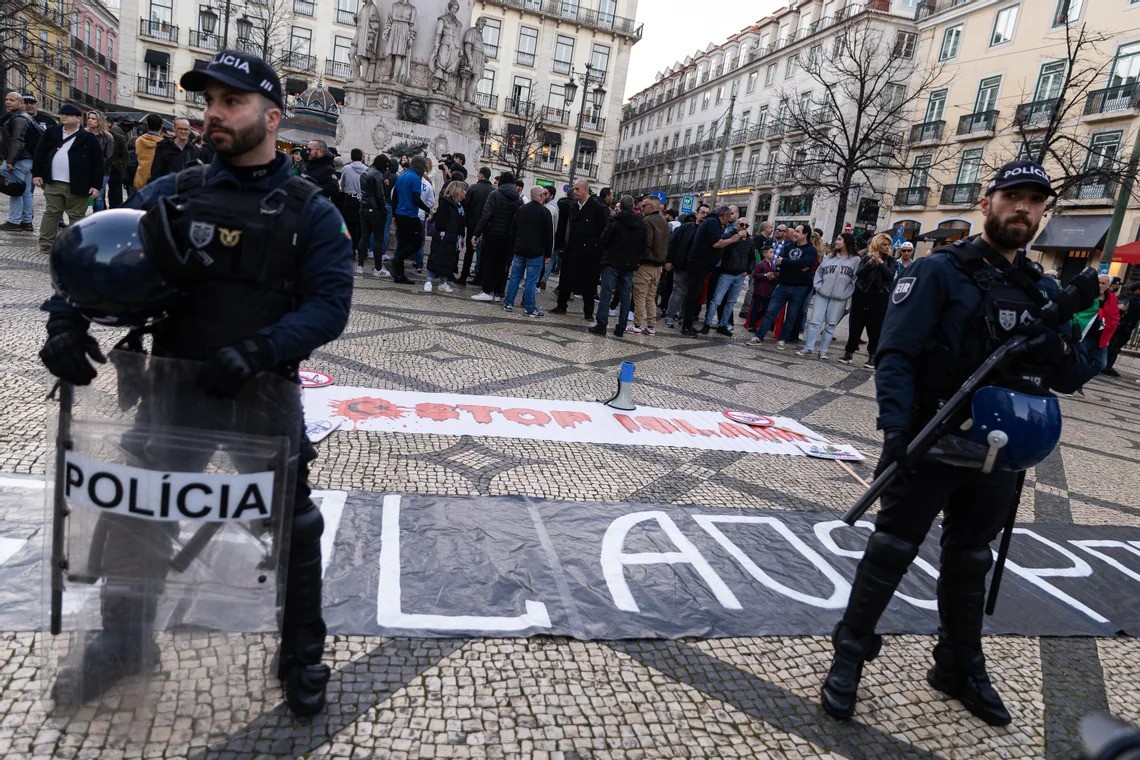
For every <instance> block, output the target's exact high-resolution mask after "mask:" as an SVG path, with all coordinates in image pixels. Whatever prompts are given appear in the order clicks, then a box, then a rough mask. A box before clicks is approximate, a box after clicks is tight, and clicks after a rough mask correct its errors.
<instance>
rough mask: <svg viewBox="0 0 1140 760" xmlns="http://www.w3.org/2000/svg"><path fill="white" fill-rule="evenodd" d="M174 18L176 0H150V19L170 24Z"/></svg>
mask: <svg viewBox="0 0 1140 760" xmlns="http://www.w3.org/2000/svg"><path fill="white" fill-rule="evenodd" d="M172 18H174V0H150V20H151V21H152V22H154V23H157V24H169V23H171V19H172Z"/></svg>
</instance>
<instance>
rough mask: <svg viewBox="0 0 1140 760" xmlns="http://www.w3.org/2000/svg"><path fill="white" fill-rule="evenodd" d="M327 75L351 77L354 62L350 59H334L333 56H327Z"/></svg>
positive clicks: (339, 77) (342, 77) (338, 77)
mask: <svg viewBox="0 0 1140 760" xmlns="http://www.w3.org/2000/svg"><path fill="white" fill-rule="evenodd" d="M325 76H330V77H335V78H337V79H351V78H352V64H351V63H349V62H348V61H334V60H332V59H331V58H326V59H325Z"/></svg>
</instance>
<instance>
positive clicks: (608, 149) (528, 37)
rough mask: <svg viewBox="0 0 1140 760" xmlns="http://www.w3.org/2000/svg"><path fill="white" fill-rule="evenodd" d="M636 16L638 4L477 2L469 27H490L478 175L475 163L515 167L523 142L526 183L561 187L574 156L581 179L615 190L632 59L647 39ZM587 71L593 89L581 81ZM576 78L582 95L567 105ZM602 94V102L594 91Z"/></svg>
mask: <svg viewBox="0 0 1140 760" xmlns="http://www.w3.org/2000/svg"><path fill="white" fill-rule="evenodd" d="M636 11H637V0H582V1H581V2H579V0H477V2H476V3H475V6H474V9H473V10H472V13H471V20H472V22H474V21H475V20H476V19H478V18H480V17H483V18H484V19H486V26H484V28H483V39H484V42H485V43H486V49H487V64H486V68H485V71H484V78H483V79H482V80H481V81H480V82H479V85H478V90H479V96H478V99H479V106H480V108H481V109H482V110H483V115H484V121H483V122H482V124H481V133H482V134H481V144H482V149H481V153H482V155H480V156H475V157H472V156H468V157H467V165H468V168H469V169H471V170H472V173H473V171H474V167H476V166H477V165H489V166H491V167H492V169H493V170H495V171H496V172H497V171H500V170H503V169H506V168H508V166H509V165H510V164H509V163H508V162H507V161H505V160H504V158H503V157H504V154H508V153H509V152H510V151H511V150H512V149H517V148H518V147H520V146H519V145H518V143H519V142H522V143H524V145H522V147H523V149H524V150H526V149H528V148H529V149H530V150H533V151H534V153H535V156H534V159H533V161H532V162H530V165H529V168H527V169H526V170H525V171H526V174H528V175H533V176H527V177H526V178H527V179H528V180H530V179H543V180H549V181H550V182H553V183H554V184H555V185H556V186H557V187H559V188H561V187H562V185H563V184H565V182H566V181H567V180H568V179H569V176H570V171H571V166H570V161H571V159H572V158H576V161H577V163H576V165H575V167H574V173H575V174H576V175H577V176H578V177H582V178H586V179H589V180H590V181H591V182H592V183H595V184H599V185H604V184H607V183H609V182H610V180H611V177H612V173H613V168H614V163H615V160H616V156H617V142H618V140H617V131H618V121H619V119H620V118H621V100H622V93H623V92H624V91H625V81H626V69H627V67H628V65H629V54H630V50H631V48H632V47H633V45H634V44H635V43H636V42H637V41H638V40H639V39H641V26H640V25H639V24H637V23H636V22H635V21H634V16H635V14H636ZM587 64H589V65H590V67H591V74H590V76H591V81H590V82H589V83H586V82H585V81H584V79H585V73H586V65H587ZM572 75H576V76H575V78H576V79H577V80H578V84H579V87H578V92H577V95H576V98H575V100H574V102H573V103H572V104H570V105H567V104H566V84H567V82H568V81H569V80H570V78H571V76H572ZM599 88H601V90H604V91H605V92H604V94H602V93H600V92H596V91H598V90H599ZM595 100H599V101H600V107H598V106H596V105H595V102H594V101H595ZM583 101H584V102H585V111H584V113H583V118H582V132H581V138H580V139H579V140H578V141H577V142H578V154H577V156H574V155H573V154H574V145H575V128H576V125H577V122H578V116H579V113H580V111H581V109H582V107H583ZM539 125H541V129H537V128H538V127H539ZM536 132H537V134H536Z"/></svg>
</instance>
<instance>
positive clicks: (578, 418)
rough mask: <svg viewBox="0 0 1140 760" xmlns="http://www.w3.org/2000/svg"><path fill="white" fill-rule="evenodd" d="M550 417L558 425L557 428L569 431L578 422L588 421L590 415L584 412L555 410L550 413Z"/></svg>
mask: <svg viewBox="0 0 1140 760" xmlns="http://www.w3.org/2000/svg"><path fill="white" fill-rule="evenodd" d="M550 416H552V417H553V418H554V421H555V422H557V423H558V426H559V427H564V428H571V429H573V427H574V426H575V425H577V424H578V423H579V422H589V421H590V415H588V414H585V413H584V412H563V411H559V410H557V409H556V410H555V411H553V412H551V413H550Z"/></svg>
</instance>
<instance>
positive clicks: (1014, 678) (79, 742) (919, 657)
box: [0, 233, 1140, 760]
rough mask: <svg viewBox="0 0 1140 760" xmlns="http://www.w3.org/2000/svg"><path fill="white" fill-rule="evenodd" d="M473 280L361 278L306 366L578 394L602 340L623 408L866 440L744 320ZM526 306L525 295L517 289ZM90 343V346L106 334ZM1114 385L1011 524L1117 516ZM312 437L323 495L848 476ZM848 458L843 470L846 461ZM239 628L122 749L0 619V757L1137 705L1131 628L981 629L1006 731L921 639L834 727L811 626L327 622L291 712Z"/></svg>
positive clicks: (902, 741)
mask: <svg viewBox="0 0 1140 760" xmlns="http://www.w3.org/2000/svg"><path fill="white" fill-rule="evenodd" d="M0 269H2V270H3V277H2V278H0V289H2V293H0V336H2V341H0V354H2V356H3V362H2V365H0V372H2V373H3V382H4V387H5V394H4V399H5V402H4V404H3V405H0V436H3V440H2V443H3V445H2V446H0V472H7V473H41V472H43V470H44V458H45V456H46V449H45V441H44V426H45V417H46V414H47V407H46V405H45V403H44V395H45V393H46V391H47V390H48V388H49V385H50V379H49V377H48V375H47V373H46V372H45V371H44V370H43V369H42V367H41V366H40V365H39V362H38V360H37V359H36V351H37V350H38V348H39V346H40V342H41V339H42V335H43V332H42V326H41V325H42V315H41V314H40V313H39V312H37V307H38V305H39V303H40V302H41V301H42V299H43V298H44V297H45V295H46V294H47V293H48V290H49V283H48V271H47V261H46V257H44V256H42V255H40V254H39V253H38V252H37V250H36V246H35V243H34V240H33V239H32V237H31V236H28V235H23V236H21V235H20V234H19V233H0ZM473 292H474V291H473V290H471V289H468V290H463V289H457V291H456V293H455V294H454V295H452V296H447V295H444V294H440V293H438V292H437V293H436V294H434V295H428V294H424V293H423V292H422V291H421V290H420V289H419V287H414V288H412V287H397V286H393V285H392V284H391V283H390V282H388V281H386V280H385V281H380V280H374V279H372V278H371V277H369V278H360V279H358V280H357V292H356V296H355V304H354V309H353V316H352V320H351V323H350V325H349V327H348V329H347V331H346V332H345V335H344V337H343V338H342V339H341V340H339V341H338V342H337V343H335V344H334V345H331V346H328V347H326V348H325V349H324V350H322V351H321V352H319V353H318V354H317V355H316V356H315V357H313V360H312V361H311V362H310V363H309V365H308V366H310V367H311V368H314V369H320V370H324V371H328V372H330V373H332V374H333V375H334V376H335V377H336V379H337V381H338V382H339V383H341V384H356V385H363V386H372V387H387V388H396V389H403V390H415V389H422V390H430V391H454V392H463V393H477V394H492V395H510V396H522V397H528V396H532V397H542V398H565V399H593V398H597V397H599V396H601V395H602V394H603V393H605V392H607V391H610V390H611V389H612V387H613V384H614V378H615V375H616V369H617V365H618V363H619V362H620V361H621V360H623V359H624V360H630V361H634V362H636V363H637V382H636V386H635V397H636V400H637V401H638V402H640V403H644V404H650V405H654V406H661V407H672V408H696V409H709V408H713V409H715V408H724V407H725V406H728V405H730V406H734V407H743V408H755V409H757V410H763V411H767V412H778V413H780V414H785V415H788V416H791V417H793V418H797V419H800V420H802V421H803V422H804V423H805V424H807V425H809V426H811V427H813V428H814V429H816V430H819V431H821V432H823V433H824V434H825V435H832V436H834V437H835V438H836V439H838V440H841V441H845V442H850V443H854V444H855V445H856V446H858V447H860V448H861V449H862V450H864V451H866V452H868V453H872V454H873V452H875V451H876V450H877V436H876V433H875V430H874V414H875V405H874V402H873V382H872V377H871V373H870V372H869V371H867V370H864V369H862V368H861V367H859V366H858V364H856V365H854V366H850V367H848V366H844V365H839V364H837V363H835V362H834V361H832V362H821V361H818V360H805V359H801V358H799V357H796V356H794V355H791V354H792V352H791V351H788V352H779V351H776V350H775V349H774V348H773V347H772V346H770V345H766V346H765V347H763V348H762V349H759V350H757V349H755V348H750V347H747V346H745V345H744V343H745V340H744V338H743V337H736V338H735V339H732V340H727V339H724V338H720V337H706V338H701V339H681V338H680V336H679V335H678V334H677V331H675V330H670V329H668V328H664V327H661V328H660V330H659V333H658V334H657V335H656V336H653V337H649V336H630V335H627V336H626V337H625V338H623V339H616V338H613V337H606V338H600V337H595V336H591V335H588V334H587V333H586V332H585V327H586V325H587V323H586V322H585V321H584V320H583V319H582V316H581V314H580V313H572V314H571V315H568V316H565V317H553V316H548V317H546V318H544V319H541V320H532V319H528V318H526V317H525V316H524V315H523V314H522V313H521V310H516V311H515V312H514V313H513V314H506V313H504V312H503V311H502V309H500V308H499V307H498V306H497V305H493V304H484V303H474V302H472V301H470V300H469V299H468V296H469V295H470V294H471V293H473ZM551 301H552V296H551V295H549V294H545V295H542V296H541V297H540V305H541V306H544V307H547V308H549V307H550V306H551V305H552V303H551ZM577 303H580V302H577ZM100 337H102V338H103V342H104V344H105V345H106V344H108V343H109V342H110V333H108V332H104V331H101V334H100ZM832 355H833V356H835V355H836V352H835V351H833V352H832ZM1134 379H1135V378H1130V379H1126V380H1120V381H1117V380H1102V379H1098V380H1095V381H1094V382H1093V383H1092V384H1091V385H1090V386H1089V387H1088V389H1087V395H1086V396H1085V398H1083V399H1082V398H1078V399H1067V398H1066V399H1063V400H1062V406H1063V408H1064V411H1065V413H1066V423H1065V431H1064V435H1063V439H1062V445H1061V446H1060V447H1059V448H1058V449H1057V451H1056V452H1055V453H1054V454H1053V455H1052V456H1051V457H1050V458H1049V459H1047V460H1046V461H1045V462H1043V463H1042V465H1041V466H1040V467H1038V468H1037V469H1036V471H1035V472H1032V473H1030V475H1029V478H1028V485H1027V488H1026V490H1025V496H1024V498H1023V502H1022V513H1021V518H1022V520H1024V521H1027V522H1034V521H1036V522H1071V523H1077V524H1110V525H1137V524H1140V509H1138V505H1137V502H1136V499H1135V493H1136V492H1137V488H1138V486H1140V469H1138V468H1137V461H1138V460H1140V414H1138V413H1137V410H1138V409H1140V403H1138V402H1137V390H1138V389H1137V386H1136V385H1135V384H1134V382H1133V380H1134ZM319 448H320V453H321V457H320V460H319V461H318V463H317V465H316V466H315V468H314V469H313V478H314V480H315V481H316V483H317V484H319V485H320V486H321V487H326V488H362V489H369V490H375V491H391V492H399V493H425V494H511V493H515V494H532V495H534V496H539V497H545V498H559V499H567V500H627V501H632V502H655V503H677V504H688V503H692V504H712V505H718V506H730V507H731V506H736V507H746V506H749V507H751V506H763V507H767V508H774V509H780V508H785V509H825V510H832V511H835V512H837V513H838V512H840V511H842V510H843V509H845V508H846V507H847V506H848V505H849V504H850V503H851V501H852V499H853V498H854V497H855V495H857V494H858V493H859V490H858V486H857V485H856V484H855V483H854V482H853V481H852V480H851V479H849V478H845V477H843V476H841V475H840V476H837V474H836V470H835V468H833V467H831V466H830V465H829V463H821V462H816V461H805V460H788V459H784V458H775V457H765V456H761V455H742V454H739V453H734V452H701V451H694V450H686V449H674V448H652V447H640V448H630V447H617V446H606V445H598V444H570V443H544V442H536V441H514V440H505V439H490V438H462V439H458V438H441V437H433V436H402V435H388V436H380V435H369V434H353V435H335V434H334V435H333V436H332V437H331V438H329V439H327V440H326V441H325V442H324V443H322V444H321V445H320V447H319ZM825 464H828V466H826V467H825V466H823V465H825ZM870 464H873V461H872V462H868V463H863V464H860V465H858V466H857V469H858V470H859V472H860V473H861V474H862V475H863V476H864V477H869V473H870V466H868V465H870ZM253 638H254V640H253V641H249V642H247V645H248V646H247V649H248V652H247V655H248V657H247V659H248V660H249V662H250V663H251V665H250V669H249V680H248V681H247V682H245V686H244V687H243V688H244V691H243V693H240V694H236V695H235V694H234V693H232V692H231V693H224V689H219V688H217V685H216V683H214V684H212V683H211V681H210V679H209V678H205V679H204V680H205V684H204V685H203V679H202V674H203V673H205V674H207V675H208V674H209V670H208V669H207V670H202V669H201V668H198V669H197V670H195V669H194V666H195V665H201V664H202V663H198V662H196V661H195V657H201V658H203V659H206V658H208V657H210V656H212V653H213V652H215V651H216V650H215V649H214V648H213V645H211V644H210V643H209V642H207V641H204V642H203V644H202V648H201V649H195V650H194V651H191V652H189V653H187V652H184V651H183V652H168V653H166V654H164V663H163V664H164V667H167V668H168V669H173V671H174V672H172V674H171V678H170V680H169V681H168V682H167V684H166V687H165V688H166V692H165V696H164V697H162V698H160V699H157V700H156V701H155V707H154V709H155V718H154V721H153V723H152V725H151V726H150V727H149V728H148V731H147V732H146V733H144V734H142V735H141V736H137V737H135V739H134V743H131V742H128V741H127V739H126V738H125V737H124V736H123V732H122V731H117V730H116V723H115V719H114V717H113V716H107V715H96V714H84V713H80V714H79V715H78V716H76V718H75V719H74V720H73V721H72V722H71V723H69V724H68V723H64V722H62V721H60V720H59V719H56V718H53V717H51V716H49V715H47V714H46V713H45V708H44V705H43V703H42V702H41V700H40V695H41V693H42V687H43V683H44V681H45V673H46V671H45V669H44V668H43V667H42V665H41V660H40V658H39V652H40V651H41V648H40V644H41V639H42V636H39V635H36V634H28V633H0V757H5V758H23V757H45V758H46V757H61V758H72V757H75V758H101V759H105V760H111V759H113V758H123V757H140V756H145V757H234V758H237V757H252V756H296V757H325V756H328V757H353V758H364V757H528V758H529V757H533V758H546V757H549V758H557V757H562V758H590V757H599V758H600V757H621V758H626V757H628V758H635V757H645V758H656V757H710V758H712V757H715V758H720V757H737V756H744V757H821V756H822V757H876V758H881V757H1050V758H1053V757H1057V758H1061V757H1071V756H1073V754H1074V746H1075V745H1074V734H1075V732H1074V729H1075V721H1076V719H1077V717H1078V716H1079V715H1080V714H1082V713H1083V712H1084V711H1087V710H1092V709H1097V708H1100V709H1108V710H1111V711H1112V712H1114V713H1117V714H1119V715H1121V716H1122V717H1125V718H1128V719H1131V720H1134V721H1135V720H1140V699H1138V697H1137V694H1138V693H1140V690H1138V689H1137V686H1138V685H1140V666H1138V664H1137V663H1138V662H1140V647H1138V646H1137V644H1136V641H1135V640H1134V639H1130V638H1115V639H1037V638H1026V637H1013V636H1009V637H999V638H990V639H988V640H987V648H988V654H989V657H990V667H991V674H992V675H993V677H994V679H995V681H996V682H997V683H998V684H999V685H1000V686H1001V690H1002V692H1003V694H1004V695H1005V697H1006V699H1007V700H1008V703H1009V705H1010V708H1011V710H1012V712H1013V714H1014V723H1013V725H1012V726H1011V727H1009V728H1007V729H997V728H991V727H987V726H984V725H981V724H980V723H979V721H977V720H974V719H973V718H971V717H970V716H968V714H967V713H965V711H964V710H962V709H960V708H958V707H956V706H955V705H953V704H951V703H948V702H947V701H946V700H945V699H943V698H942V696H941V695H939V694H937V693H935V692H933V691H931V689H930V688H929V687H928V686H927V685H926V683H925V680H924V678H923V674H924V672H925V669H926V667H927V666H928V662H929V650H930V646H931V643H932V642H931V638H930V637H927V636H893V637H888V640H887V643H886V645H885V647H884V654H883V656H881V657H879V658H878V659H877V660H876V661H874V662H873V663H870V664H869V665H868V668H867V673H866V678H865V688H864V692H863V693H864V699H863V701H861V703H860V707H859V711H858V715H857V718H858V720H857V721H855V722H853V723H850V724H837V723H835V722H833V721H831V720H829V719H827V718H826V717H825V716H823V715H822V714H821V713H820V711H819V709H818V708H817V706H816V698H817V694H818V688H819V682H820V678H821V675H822V673H823V672H824V671H825V669H826V666H827V662H828V655H829V651H830V647H829V644H828V642H827V641H826V639H824V638H819V637H770V638H754V639H717V640H684V641H621V642H579V641H571V640H566V639H558V638H541V637H540V638H533V639H529V640H521V639H474V640H450V639H444V640H441V639H430V640H424V639H372V638H366V637H338V638H336V639H335V640H334V641H332V642H331V643H330V651H329V657H330V661H331V662H333V663H334V666H335V674H334V676H333V682H332V685H331V689H330V706H329V709H328V711H327V713H326V714H325V715H323V716H320V717H318V718H316V719H314V720H312V721H297V720H294V719H293V718H292V717H291V716H290V715H289V714H288V713H287V711H285V710H284V708H283V707H282V705H281V703H280V691H279V689H278V688H277V686H276V685H275V684H270V685H265V684H266V683H267V681H266V679H265V674H264V673H262V672H260V670H259V665H258V664H259V663H260V662H261V661H263V659H264V652H265V651H266V649H267V648H268V647H269V646H270V644H271V642H267V641H260V640H257V637H253ZM179 668H186V669H187V677H186V678H182V677H181V676H180V675H179V673H180V671H179ZM195 674H196V675H197V680H195ZM211 685H213V686H214V688H213V689H211ZM187 692H190V693H189V694H187ZM219 692H223V693H219ZM188 698H189V701H188V702H187V701H186V700H187V699H188ZM225 710H231V711H232V714H228V717H229V718H230V719H231V720H232V722H233V726H232V731H229V732H228V734H227V735H228V738H224V737H223V738H221V739H220V740H219V741H218V742H216V743H215V744H214V745H213V747H212V748H211V749H208V750H207V749H205V748H204V747H202V746H190V744H192V743H193V741H192V738H193V737H194V736H196V735H199V733H198V729H199V728H200V726H199V725H198V722H199V719H201V718H203V717H204V716H208V715H210V714H211V713H212V712H215V711H225ZM215 717H217V716H215ZM215 738H217V737H215Z"/></svg>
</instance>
